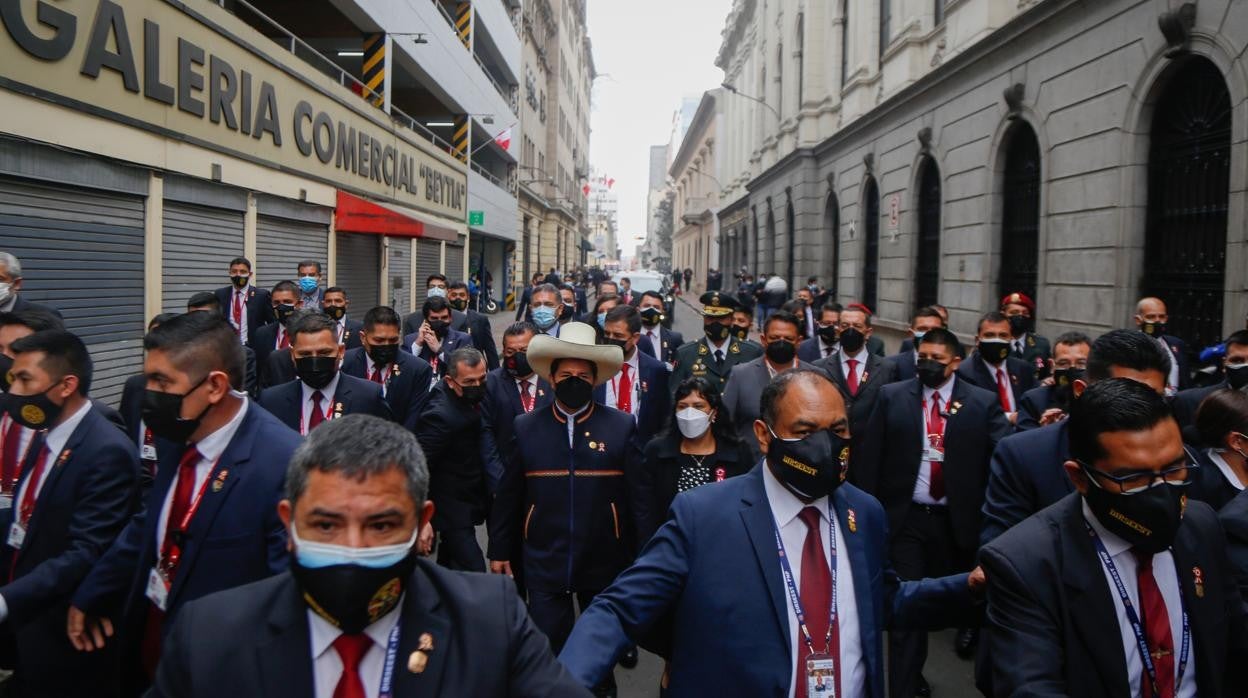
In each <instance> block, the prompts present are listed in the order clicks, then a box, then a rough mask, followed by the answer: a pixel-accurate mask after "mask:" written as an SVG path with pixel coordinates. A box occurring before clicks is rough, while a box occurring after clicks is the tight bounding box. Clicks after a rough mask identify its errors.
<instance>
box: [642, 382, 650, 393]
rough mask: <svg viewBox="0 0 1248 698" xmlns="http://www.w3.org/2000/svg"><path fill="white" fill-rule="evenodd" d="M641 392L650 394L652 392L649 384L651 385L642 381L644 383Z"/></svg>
mask: <svg viewBox="0 0 1248 698" xmlns="http://www.w3.org/2000/svg"><path fill="white" fill-rule="evenodd" d="M641 392H643V393H648V392H650V384H649V383H646V382H645V381H642V382H641Z"/></svg>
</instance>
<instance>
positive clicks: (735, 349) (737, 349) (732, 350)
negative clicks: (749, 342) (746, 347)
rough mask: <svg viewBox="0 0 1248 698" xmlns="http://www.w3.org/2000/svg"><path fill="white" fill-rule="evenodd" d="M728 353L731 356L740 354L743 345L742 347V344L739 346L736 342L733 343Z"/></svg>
mask: <svg viewBox="0 0 1248 698" xmlns="http://www.w3.org/2000/svg"><path fill="white" fill-rule="evenodd" d="M728 353H729V354H740V353H741V345H740V344H737V343H736V342H733V343H732V345H731V346H729V347H728Z"/></svg>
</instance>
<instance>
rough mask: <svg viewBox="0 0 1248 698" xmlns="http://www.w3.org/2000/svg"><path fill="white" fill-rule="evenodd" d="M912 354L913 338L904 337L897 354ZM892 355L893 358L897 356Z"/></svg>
mask: <svg viewBox="0 0 1248 698" xmlns="http://www.w3.org/2000/svg"><path fill="white" fill-rule="evenodd" d="M913 353H914V337H906V338H905V339H903V340H901V346H900V347H899V348H898V349H897V354H913ZM897 354H893V356H897Z"/></svg>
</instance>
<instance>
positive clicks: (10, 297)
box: [0, 250, 61, 318]
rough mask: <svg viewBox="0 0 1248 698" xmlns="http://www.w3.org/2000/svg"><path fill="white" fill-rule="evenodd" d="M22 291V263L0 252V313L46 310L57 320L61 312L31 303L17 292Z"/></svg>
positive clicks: (6, 253) (2, 251)
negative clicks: (33, 309)
mask: <svg viewBox="0 0 1248 698" xmlns="http://www.w3.org/2000/svg"><path fill="white" fill-rule="evenodd" d="M21 290H22V262H21V260H19V259H18V258H17V257H14V256H13V255H12V254H10V253H8V252H5V251H4V250H0V312H4V313H16V312H20V311H22V310H29V309H31V308H39V309H42V310H46V311H48V312H50V313H52V314H53V315H56V316H57V317H58V318H59V317H61V311H59V310H57V309H56V308H52V307H50V306H46V305H40V304H38V303H31V302H30V301H28V300H26V299H25V298H23V297H22V296H21V295H20V294H19V293H18V292H19V291H21Z"/></svg>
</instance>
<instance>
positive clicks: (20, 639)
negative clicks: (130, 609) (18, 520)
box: [0, 408, 139, 696]
mask: <svg viewBox="0 0 1248 698" xmlns="http://www.w3.org/2000/svg"><path fill="white" fill-rule="evenodd" d="M46 467H48V468H50V470H49V471H48V476H47V478H46V479H45V480H44V484H43V488H42V489H41V490H40V491H39V497H38V499H37V500H36V501H35V510H34V513H33V515H32V516H31V519H30V525H29V526H28V527H27V532H26V539H25V541H24V542H23V543H22V547H21V549H19V550H14V549H13V548H12V547H10V546H8V545H5V546H3V547H0V569H2V570H5V574H4V579H5V580H6V583H5V584H4V585H3V586H0V596H3V597H4V601H5V603H6V604H7V606H8V617H7V619H6V620H5V623H4V625H3V628H4V632H5V634H6V635H10V641H12V642H15V643H16V655H17V656H16V657H15V658H13V659H15V660H16V661H15V663H13V664H7V666H12V667H15V668H16V670H17V673H16V675H15V680H16V681H17V682H18V685H19V686H22V687H23V689H24V691H26V692H28V693H29V694H30V695H47V696H51V695H65V696H71V695H88V694H92V695H99V694H100V693H99V692H100V691H101V687H100V686H99V685H98V683H97V682H98V681H99V680H100V679H101V678H103V677H104V676H107V675H110V674H111V665H112V664H115V662H116V661H117V656H116V653H115V649H112V648H106V651H105V652H104V653H103V655H101V656H95V655H96V653H91V654H87V653H84V652H79V651H77V650H75V649H74V648H73V646H72V645H70V644H69V639H68V637H67V636H66V635H65V614H66V613H67V612H68V610H69V600H70V597H71V596H72V595H73V593H74V590H75V589H76V588H77V587H78V584H79V583H80V582H81V581H82V580H83V579H84V578H86V576H87V574H88V573H89V572H90V571H91V568H92V567H93V566H94V565H95V563H96V561H97V560H99V559H100V556H102V555H103V554H104V552H105V551H106V550H108V548H109V546H110V545H112V544H113V541H114V540H115V539H116V538H117V535H118V534H120V533H121V531H122V529H123V528H125V526H126V523H127V522H128V521H129V520H130V516H131V514H132V513H133V512H134V509H135V506H136V504H137V500H138V487H137V485H138V476H139V461H138V453H137V450H136V449H135V446H134V444H133V443H127V441H126V436H125V434H123V433H122V432H121V431H120V430H118V429H117V428H116V427H114V426H113V425H112V424H111V423H110V422H109V421H108V420H107V419H105V418H104V417H103V416H102V415H101V414H100V413H99V411H98V410H96V409H94V408H91V409H89V410H88V411H87V414H86V415H85V416H84V417H83V420H82V422H81V423H79V424H78V426H77V427H76V428H75V429H74V431H73V432H72V433H71V434H70V436H69V440H67V441H66V442H65V446H64V448H63V449H62V450H61V451H60V452H59V453H52V454H50V455H49V459H48V462H47V466H46ZM30 471H31V469H30V468H24V469H23V472H22V477H21V480H20V481H19V482H18V486H17V488H16V490H15V491H16V492H21V489H22V487H23V486H25V485H27V483H28V481H29V479H30ZM15 504H16V503H15ZM18 511H19V507H18V506H13V507H11V508H9V509H5V510H4V511H3V512H2V513H0V530H3V531H5V532H8V531H9V527H10V526H11V525H12V524H13V521H14V518H15V517H16V514H17V512H18ZM5 644H6V645H7V644H8V643H5ZM114 678H115V677H114Z"/></svg>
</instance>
